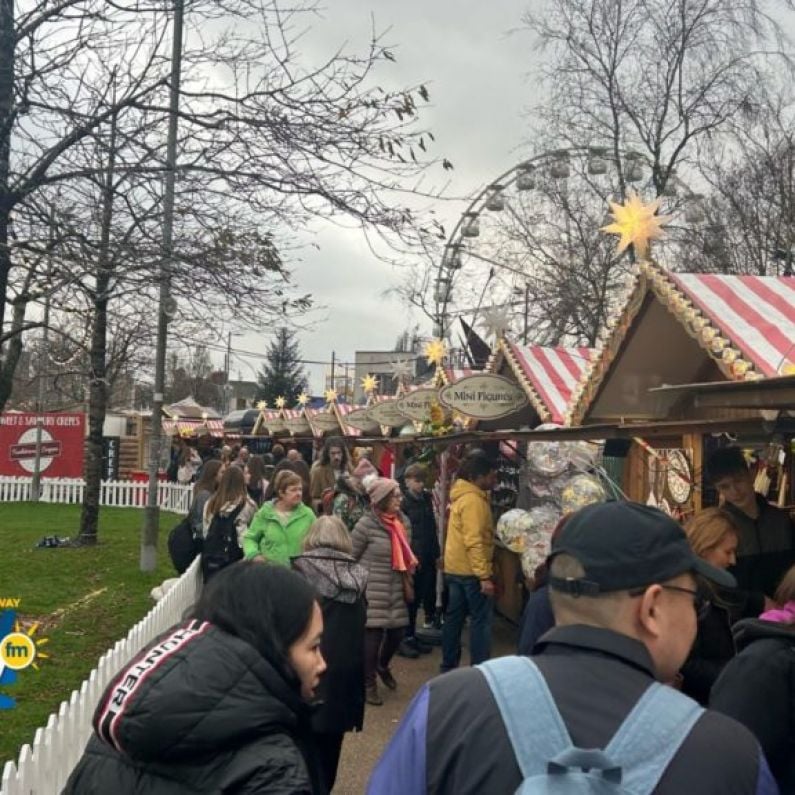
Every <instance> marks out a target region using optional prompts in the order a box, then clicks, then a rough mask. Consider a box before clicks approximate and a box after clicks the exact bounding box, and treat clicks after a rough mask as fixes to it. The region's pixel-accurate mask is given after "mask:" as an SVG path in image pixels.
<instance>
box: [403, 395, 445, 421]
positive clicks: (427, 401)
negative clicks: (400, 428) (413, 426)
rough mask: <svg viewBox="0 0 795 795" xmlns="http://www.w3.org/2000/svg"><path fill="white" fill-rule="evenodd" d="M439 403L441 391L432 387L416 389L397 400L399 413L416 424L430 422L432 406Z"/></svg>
mask: <svg viewBox="0 0 795 795" xmlns="http://www.w3.org/2000/svg"><path fill="white" fill-rule="evenodd" d="M438 402H439V390H438V389H433V388H431V387H423V388H421V389H415V390H414V391H413V392H407V393H406V394H405V395H402V396H401V397H399V398H398V399H397V409H398V411H399V412H400V413H401V414H402V415H403V416H404V417H407V418H408V419H410V420H414V421H415V422H429V421H430V419H431V406H433V404H434V403H437V404H438Z"/></svg>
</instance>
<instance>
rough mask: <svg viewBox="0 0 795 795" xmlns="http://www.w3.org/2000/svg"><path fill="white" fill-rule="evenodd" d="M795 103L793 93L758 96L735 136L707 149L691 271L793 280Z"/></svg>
mask: <svg viewBox="0 0 795 795" xmlns="http://www.w3.org/2000/svg"><path fill="white" fill-rule="evenodd" d="M794 121H795V105H793V103H792V99H791V96H790V94H789V92H788V91H787V93H783V94H776V95H772V96H765V95H760V97H759V99H758V101H757V103H756V105H755V107H754V108H753V109H752V111H750V112H748V113H746V114H743V115H741V116H738V117H737V118H736V119H734V120H733V121H732V123H731V126H730V129H729V134H728V135H726V136H723V137H722V138H721V140H720V141H716V142H713V143H712V145H710V146H709V147H704V148H703V150H702V158H701V171H702V175H703V178H704V180H705V181H706V182H707V183H708V185H709V194H708V201H707V202H706V205H705V208H706V219H705V223H704V225H703V228H702V230H701V234H700V239H699V240H698V241H697V243H698V244H699V245H694V246H693V248H692V261H693V267H695V268H696V269H699V270H705V271H724V272H731V273H746V274H754V275H759V276H769V275H792V273H793V256H795V126H793V122H794Z"/></svg>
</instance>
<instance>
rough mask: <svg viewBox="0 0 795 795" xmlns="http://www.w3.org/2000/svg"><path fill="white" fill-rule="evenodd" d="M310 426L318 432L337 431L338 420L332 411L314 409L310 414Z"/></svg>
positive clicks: (338, 427)
mask: <svg viewBox="0 0 795 795" xmlns="http://www.w3.org/2000/svg"><path fill="white" fill-rule="evenodd" d="M311 422H312V427H313V428H314V429H315V430H316V431H319V432H321V433H322V432H323V431H338V430H340V422H339V420H338V419H337V415H336V414H335V413H334V412H333V411H315V412H314V413H313V414H312V419H311Z"/></svg>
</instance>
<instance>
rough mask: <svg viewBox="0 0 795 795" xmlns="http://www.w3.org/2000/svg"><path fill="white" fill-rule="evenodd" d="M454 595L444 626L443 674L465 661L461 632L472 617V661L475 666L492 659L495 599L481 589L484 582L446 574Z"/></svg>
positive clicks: (445, 579)
mask: <svg viewBox="0 0 795 795" xmlns="http://www.w3.org/2000/svg"><path fill="white" fill-rule="evenodd" d="M444 581H445V584H446V585H447V588H448V590H449V592H450V596H449V601H448V603H447V610H446V611H445V614H444V625H443V626H442V664H441V666H440V668H441V670H442V671H450V670H451V669H453V668H458V665H459V663H460V662H461V630H462V629H463V628H464V619H465V618H466V617H467V615H469V616H470V617H471V621H470V626H469V658H470V663H471V664H472V665H477V664H478V663H482V662H485V661H486V660H488V659H489V657H491V622H492V618H493V617H494V600H493V599H492V598H491V597H490V596H486V595H485V594H483V593H482V592H481V590H480V580H479V579H478V578H477V577H468V576H464V575H460V574H445V575H444Z"/></svg>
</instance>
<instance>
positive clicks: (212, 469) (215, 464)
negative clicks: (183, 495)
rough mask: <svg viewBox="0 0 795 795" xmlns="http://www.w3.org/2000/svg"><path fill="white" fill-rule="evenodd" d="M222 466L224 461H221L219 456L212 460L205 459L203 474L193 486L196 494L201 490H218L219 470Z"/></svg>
mask: <svg viewBox="0 0 795 795" xmlns="http://www.w3.org/2000/svg"><path fill="white" fill-rule="evenodd" d="M222 466H223V462H221V461H219V460H218V459H217V458H213V459H211V460H210V461H205V463H204V466H203V467H202V471H201V475H199V479H198V480H197V481H196V485H195V486H194V487H193V494H194V496H195V495H196V494H198V493H199V492H200V491H210V492H213V491H215V490H216V488H218V470H219V469H220V468H221V467H222Z"/></svg>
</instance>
